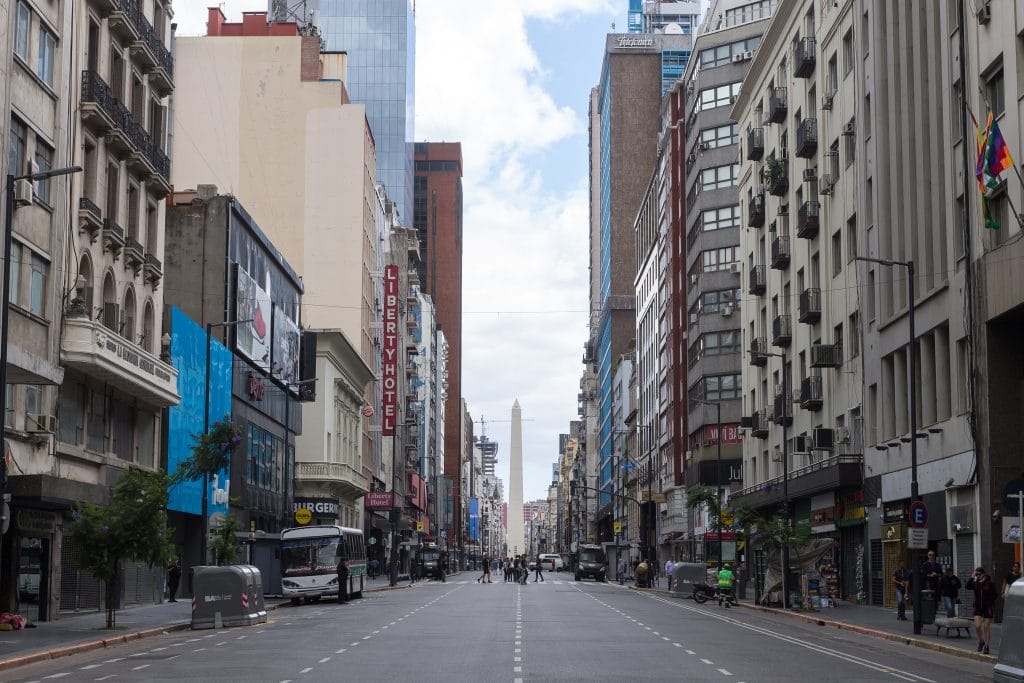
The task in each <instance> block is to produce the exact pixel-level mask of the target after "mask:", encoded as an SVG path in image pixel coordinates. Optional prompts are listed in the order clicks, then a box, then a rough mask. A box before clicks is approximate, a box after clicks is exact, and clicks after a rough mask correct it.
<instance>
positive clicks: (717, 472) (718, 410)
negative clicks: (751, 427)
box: [690, 398, 725, 571]
mask: <svg viewBox="0 0 1024 683" xmlns="http://www.w3.org/2000/svg"><path fill="white" fill-rule="evenodd" d="M690 400H691V401H693V402H694V403H699V404H701V405H705V406H714V407H715V413H716V422H717V423H718V439H717V441H718V461H717V464H716V465H715V482H716V483H717V484H718V571H722V551H723V543H722V497H723V496H724V495H725V493H724V491H723V490H722V404H721V403H719V402H717V401H705V400H704V399H700V398H692V399H690Z"/></svg>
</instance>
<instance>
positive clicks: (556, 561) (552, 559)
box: [540, 553, 565, 572]
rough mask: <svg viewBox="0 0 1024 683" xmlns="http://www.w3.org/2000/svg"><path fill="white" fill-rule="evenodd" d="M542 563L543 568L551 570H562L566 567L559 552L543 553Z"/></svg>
mask: <svg viewBox="0 0 1024 683" xmlns="http://www.w3.org/2000/svg"><path fill="white" fill-rule="evenodd" d="M540 565H541V568H542V569H546V570H548V571H549V572H560V571H562V569H564V568H565V565H564V564H563V562H562V556H561V555H559V554H557V553H542V554H541V556H540Z"/></svg>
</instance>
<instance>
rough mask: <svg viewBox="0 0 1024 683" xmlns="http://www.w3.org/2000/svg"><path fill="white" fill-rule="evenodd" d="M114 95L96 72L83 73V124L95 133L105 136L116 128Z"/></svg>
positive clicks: (81, 107)
mask: <svg viewBox="0 0 1024 683" xmlns="http://www.w3.org/2000/svg"><path fill="white" fill-rule="evenodd" d="M116 101H117V100H116V99H114V93H113V92H111V90H110V86H109V85H107V82H106V81H104V80H103V79H102V78H101V77H100V75H99V74H98V73H96V72H95V71H83V72H82V103H81V106H80V109H81V114H82V123H83V124H85V127H86V128H89V129H90V130H92V131H93V132H95V133H97V134H99V135H104V134H106V133H107V131H109V130H110V129H111V128H113V127H114V103H115V102H116Z"/></svg>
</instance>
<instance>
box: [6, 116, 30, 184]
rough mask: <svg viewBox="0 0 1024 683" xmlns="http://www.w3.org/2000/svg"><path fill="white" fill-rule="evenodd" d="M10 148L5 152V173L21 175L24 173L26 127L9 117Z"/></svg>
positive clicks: (16, 118) (17, 119)
mask: <svg viewBox="0 0 1024 683" xmlns="http://www.w3.org/2000/svg"><path fill="white" fill-rule="evenodd" d="M9 141H10V148H9V149H8V150H7V164H8V166H7V172H8V173H11V174H12V175H21V174H23V173H24V172H25V159H26V158H27V157H26V151H25V149H26V145H27V142H28V127H27V126H26V125H25V123H24V122H23V121H22V120H21V119H19V118H18V117H16V116H12V117H11V133H10V139H9Z"/></svg>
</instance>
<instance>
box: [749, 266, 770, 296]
mask: <svg viewBox="0 0 1024 683" xmlns="http://www.w3.org/2000/svg"><path fill="white" fill-rule="evenodd" d="M766 289H768V275H767V273H765V270H764V266H754V267H753V268H751V269H750V283H749V286H748V287H747V293H748V294H756V295H761V294H764V293H765V290H766Z"/></svg>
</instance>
